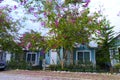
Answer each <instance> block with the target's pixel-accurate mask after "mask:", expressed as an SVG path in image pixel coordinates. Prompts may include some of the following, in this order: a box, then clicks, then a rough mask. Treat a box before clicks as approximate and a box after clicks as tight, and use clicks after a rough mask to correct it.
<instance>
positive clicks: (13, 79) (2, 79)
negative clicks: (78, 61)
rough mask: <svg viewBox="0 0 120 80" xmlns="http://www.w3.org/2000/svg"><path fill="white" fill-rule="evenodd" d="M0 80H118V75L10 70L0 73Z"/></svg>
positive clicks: (119, 79)
mask: <svg viewBox="0 0 120 80" xmlns="http://www.w3.org/2000/svg"><path fill="white" fill-rule="evenodd" d="M0 80H120V75H118V74H113V75H111V74H103V73H102V74H98V73H81V72H64V71H62V72H60V71H57V72H56V71H27V70H11V71H2V72H0Z"/></svg>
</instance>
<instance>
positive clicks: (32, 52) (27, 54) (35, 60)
mask: <svg viewBox="0 0 120 80" xmlns="http://www.w3.org/2000/svg"><path fill="white" fill-rule="evenodd" d="M28 54H30V55H32V54H35V63H34V64H33V63H32V66H35V65H37V53H36V52H27V53H26V62H28V60H27V58H28ZM30 61H31V59H30Z"/></svg>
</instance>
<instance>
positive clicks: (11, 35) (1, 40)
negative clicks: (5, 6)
mask: <svg viewBox="0 0 120 80" xmlns="http://www.w3.org/2000/svg"><path fill="white" fill-rule="evenodd" d="M17 31H18V27H17V22H13V21H12V19H11V18H10V16H9V15H8V13H7V12H6V11H5V10H2V9H1V10H0V47H1V49H2V50H3V51H10V52H14V53H17V52H18V51H19V50H21V48H20V47H19V46H18V45H17V41H16V40H15V39H16V38H17V37H16V35H17Z"/></svg>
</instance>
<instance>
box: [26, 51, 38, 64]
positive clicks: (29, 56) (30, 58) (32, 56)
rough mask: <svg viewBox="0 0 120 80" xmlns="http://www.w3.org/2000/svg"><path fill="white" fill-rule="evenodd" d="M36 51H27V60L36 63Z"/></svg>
mask: <svg viewBox="0 0 120 80" xmlns="http://www.w3.org/2000/svg"><path fill="white" fill-rule="evenodd" d="M36 56H37V54H36V53H32V52H29V53H27V62H29V63H31V64H32V65H33V64H36Z"/></svg>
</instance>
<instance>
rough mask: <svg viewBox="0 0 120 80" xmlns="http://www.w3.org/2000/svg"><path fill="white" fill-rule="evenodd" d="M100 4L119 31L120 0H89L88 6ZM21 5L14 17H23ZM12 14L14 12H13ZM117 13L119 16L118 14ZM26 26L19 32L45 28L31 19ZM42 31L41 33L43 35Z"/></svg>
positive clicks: (12, 3) (98, 6) (95, 8)
mask: <svg viewBox="0 0 120 80" xmlns="http://www.w3.org/2000/svg"><path fill="white" fill-rule="evenodd" d="M4 1H5V2H4V3H2V4H1V3H0V6H1V5H5V4H8V5H11V6H13V5H17V4H16V3H15V2H14V1H13V0H4ZM100 6H102V9H103V14H104V15H105V16H106V17H107V19H108V20H109V21H110V23H111V26H114V29H113V30H114V31H115V32H116V33H118V32H120V27H119V26H120V22H119V21H120V0H91V2H90V4H89V7H90V9H91V10H92V11H96V10H98V9H99V8H100ZM21 9H22V7H20V8H19V9H18V11H19V12H20V13H19V14H17V15H16V17H15V18H18V17H19V18H21V17H23V16H24V15H23V12H22V11H21ZM13 15H14V14H13ZM118 15H119V16H118ZM25 25H26V27H25V28H23V29H21V30H20V32H21V33H23V32H25V31H28V30H30V29H34V30H37V31H38V30H41V32H42V31H43V32H44V33H45V31H46V30H44V29H43V28H42V29H40V27H39V28H38V25H39V26H40V23H33V22H31V21H28V22H26V23H25ZM44 33H43V35H45V34H44Z"/></svg>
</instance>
